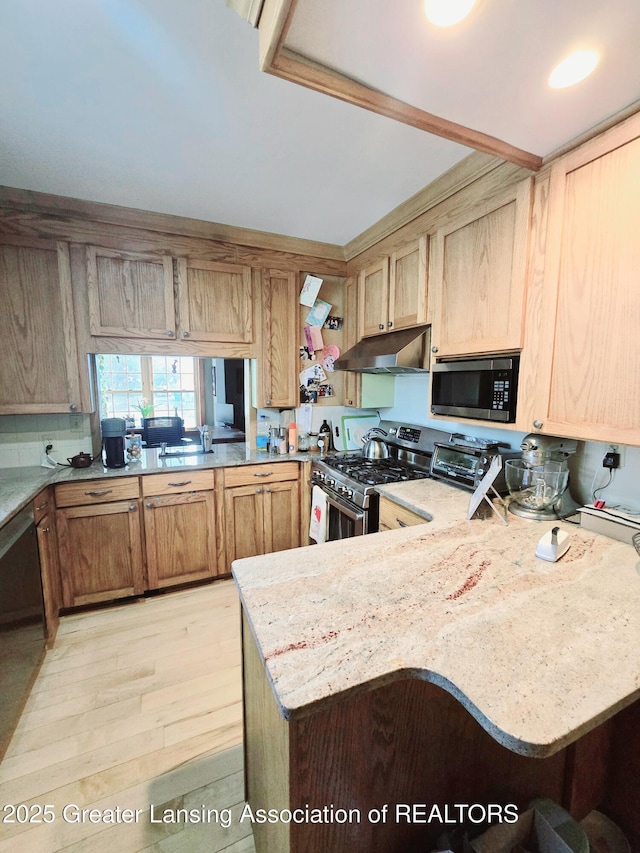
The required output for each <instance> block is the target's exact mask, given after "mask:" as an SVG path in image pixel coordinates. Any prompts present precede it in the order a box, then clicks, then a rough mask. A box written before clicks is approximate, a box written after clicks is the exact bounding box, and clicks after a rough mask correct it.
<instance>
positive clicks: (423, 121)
mask: <svg viewBox="0 0 640 853" xmlns="http://www.w3.org/2000/svg"><path fill="white" fill-rule="evenodd" d="M295 10H296V0H265V4H264V7H263V10H262V15H261V18H260V24H259V27H258V30H259V33H260V68H261V69H262V70H263V71H266V72H267V73H268V74H273V75H274V76H276V77H281V78H283V79H285V80H289V81H290V82H292V83H298V84H300V85H301V86H306V87H307V88H308V89H313V90H315V91H316V92H322V93H323V94H325V95H331V96H332V97H334V98H338V99H339V100H341V101H346V102H347V103H348V104H353V105H354V106H358V107H362V108H363V109H365V110H369V111H370V112H374V113H378V114H379V115H383V116H386V117H387V118H391V119H394V120H395V121H399V122H402V123H403V124H408V125H410V126H411V127H415V128H418V129H419V130H423V131H425V132H426V133H432V134H434V135H435V136H441V137H443V138H444V139H449V140H451V141H452V142H458V143H459V144H461V145H465V146H467V147H469V148H474V149H475V150H476V151H482V152H484V153H486V154H493V155H494V156H495V157H499V158H500V159H502V160H506V161H507V162H509V163H514V164H515V165H517V166H521V167H522V168H524V169H528V170H530V171H532V172H537V171H538V170H539V169H540V168H541V166H542V158H541V157H539V156H538V155H537V154H532V153H531V152H529V151H524V150H523V149H521V148H516V147H515V146H514V145H509V143H507V142H503V141H502V140H500V139H496V138H495V137H494V136H489V135H488V134H486V133H481V132H480V131H478V130H473V129H472V128H469V127H464V125H461V124H457V123H456V122H453V121H449V120H448V119H444V118H440V117H439V116H436V115H433V114H432V113H428V112H426V111H425V110H421V109H419V108H418V107H414V106H411V104H407V103H405V102H404V101H400V100H398V99H397V98H393V97H391V96H390V95H386V94H385V93H384V92H380V91H378V90H377V89H372V88H370V87H368V86H365V85H364V84H363V83H360V82H358V81H357V80H353V79H352V78H351V77H347V76H345V75H344V74H340V73H339V72H338V71H335V70H333V69H331V68H328V67H327V66H325V65H321V64H320V63H318V62H315V61H313V60H311V59H309V58H308V57H306V56H303V55H301V54H299V53H295V52H294V51H292V50H289V49H288V48H287V47H286V45H285V42H286V37H287V32H288V30H289V27H290V26H291V22H292V20H293V16H294V14H295Z"/></svg>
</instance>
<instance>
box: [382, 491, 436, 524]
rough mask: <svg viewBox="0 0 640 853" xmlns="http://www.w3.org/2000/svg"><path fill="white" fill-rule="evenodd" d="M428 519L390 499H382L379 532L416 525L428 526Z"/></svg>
mask: <svg viewBox="0 0 640 853" xmlns="http://www.w3.org/2000/svg"><path fill="white" fill-rule="evenodd" d="M426 523H427V519H426V518H423V517H422V516H420V515H418V514H417V513H415V512H412V511H411V510H410V509H407V507H405V506H402V504H399V503H396V502H395V501H392V500H391V499H390V498H385V497H381V498H380V518H379V521H378V528H379V530H397V529H398V528H399V527H413V526H414V525H415V524H426Z"/></svg>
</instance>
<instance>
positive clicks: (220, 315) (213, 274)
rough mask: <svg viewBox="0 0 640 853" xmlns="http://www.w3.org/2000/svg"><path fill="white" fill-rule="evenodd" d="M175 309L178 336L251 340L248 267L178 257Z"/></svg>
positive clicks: (251, 321)
mask: <svg viewBox="0 0 640 853" xmlns="http://www.w3.org/2000/svg"><path fill="white" fill-rule="evenodd" d="M178 310H179V323H178V335H179V337H181V338H192V339H193V340H196V341H221V342H222V341H226V342H229V343H250V342H251V341H252V340H253V312H252V309H251V267H245V266H238V265H237V264H219V263H214V262H212V261H195V260H190V259H187V258H179V259H178Z"/></svg>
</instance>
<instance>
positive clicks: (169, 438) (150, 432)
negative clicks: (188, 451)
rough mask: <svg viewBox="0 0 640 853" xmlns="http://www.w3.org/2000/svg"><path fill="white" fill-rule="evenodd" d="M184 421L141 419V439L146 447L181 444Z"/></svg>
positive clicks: (180, 419) (177, 419) (178, 419)
mask: <svg viewBox="0 0 640 853" xmlns="http://www.w3.org/2000/svg"><path fill="white" fill-rule="evenodd" d="M183 435H184V421H183V420H182V418H143V420H142V439H143V441H144V443H145V444H146V446H147V447H160V445H161V444H167V445H168V446H169V447H174V446H176V445H181V444H182V436H183Z"/></svg>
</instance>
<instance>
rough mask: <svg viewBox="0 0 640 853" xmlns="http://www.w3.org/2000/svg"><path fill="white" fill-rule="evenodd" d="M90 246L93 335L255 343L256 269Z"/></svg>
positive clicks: (90, 311)
mask: <svg viewBox="0 0 640 853" xmlns="http://www.w3.org/2000/svg"><path fill="white" fill-rule="evenodd" d="M176 263H177V278H176V293H175V295H174V276H173V258H172V257H171V256H170V255H155V254H149V253H142V252H125V251H118V250H113V249H105V248H98V247H96V246H89V247H87V287H88V294H89V325H90V330H91V334H92V335H97V336H107V337H109V336H112V337H120V338H144V339H149V338H152V339H153V338H157V339H164V340H166V339H169V340H176V339H178V340H189V341H191V340H193V341H207V342H218V343H250V342H251V341H252V340H253V311H252V305H251V268H250V267H248V266H240V265H237V264H222V263H216V262H213V261H196V260H192V259H190V258H178V259H177V261H176Z"/></svg>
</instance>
